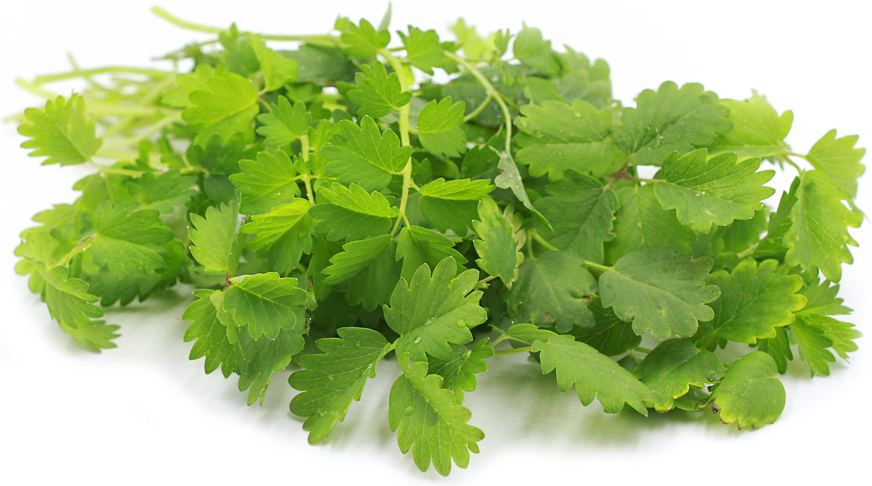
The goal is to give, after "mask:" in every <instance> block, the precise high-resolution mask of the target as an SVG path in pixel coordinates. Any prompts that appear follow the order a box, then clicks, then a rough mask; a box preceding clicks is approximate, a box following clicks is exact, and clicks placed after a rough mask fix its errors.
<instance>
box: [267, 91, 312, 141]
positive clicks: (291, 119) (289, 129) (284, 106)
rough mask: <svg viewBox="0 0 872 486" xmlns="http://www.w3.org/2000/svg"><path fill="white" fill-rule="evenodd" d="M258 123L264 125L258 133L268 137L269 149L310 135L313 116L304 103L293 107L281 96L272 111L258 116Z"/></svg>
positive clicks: (299, 102) (295, 104)
mask: <svg viewBox="0 0 872 486" xmlns="http://www.w3.org/2000/svg"><path fill="white" fill-rule="evenodd" d="M257 121H258V123H260V124H261V125H263V126H262V127H260V128H258V129H257V133H258V134H259V135H261V136H263V137H266V145H267V147H284V146H287V145H290V144H291V142H293V141H294V140H296V139H298V138H300V137H302V136H303V135H307V134H308V130H309V126H310V125H311V124H312V114H311V113H309V111H308V110H307V109H306V104H305V103H303V102H302V101H298V102H296V103H294V104H293V106H292V105H291V102H290V101H289V100H288V99H287V98H285V97H284V96H279V97H278V100H277V102H276V104H274V105H272V111H271V112H270V113H264V114H262V115H258V116H257Z"/></svg>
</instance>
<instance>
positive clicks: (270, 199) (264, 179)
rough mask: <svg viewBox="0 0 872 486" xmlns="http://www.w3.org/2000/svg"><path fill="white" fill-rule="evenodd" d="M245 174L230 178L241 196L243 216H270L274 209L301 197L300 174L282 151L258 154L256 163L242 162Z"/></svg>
mask: <svg viewBox="0 0 872 486" xmlns="http://www.w3.org/2000/svg"><path fill="white" fill-rule="evenodd" d="M239 167H240V168H241V169H242V173H240V174H233V175H232V176H230V181H231V182H233V184H234V185H235V186H236V190H237V191H238V192H239V194H241V195H242V212H243V213H245V214H262V213H267V212H269V211H270V210H272V208H274V207H276V206H280V205H282V204H288V203H290V202H292V201H293V200H294V199H295V198H296V197H297V196H299V195H300V187H299V186H298V185H297V171H296V170H295V169H294V164H293V162H291V158H290V157H289V156H288V154H287V153H285V152H284V151H282V150H279V151H278V152H276V154H275V155H272V154H270V153H269V152H260V153H258V154H257V160H242V161H240V162H239Z"/></svg>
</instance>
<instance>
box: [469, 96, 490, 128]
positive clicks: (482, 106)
mask: <svg viewBox="0 0 872 486" xmlns="http://www.w3.org/2000/svg"><path fill="white" fill-rule="evenodd" d="M492 99H494V96H493V95H492V94H490V93H488V94H487V98H485V99H484V101H482V102H481V104H480V105H478V107H477V108H476V109H475V110H472V113H470V114H468V115H466V116H465V117H463V121H464V123H465V122H468V121H469V120H472V119H473V118H475V117H477V116H478V115H479V113H481V112H482V111H483V110H484V109H485V107H486V106H487V105H488V103H490V102H491V100H492Z"/></svg>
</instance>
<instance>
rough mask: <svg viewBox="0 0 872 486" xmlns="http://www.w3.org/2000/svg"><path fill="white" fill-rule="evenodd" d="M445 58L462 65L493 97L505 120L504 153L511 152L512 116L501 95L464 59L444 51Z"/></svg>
mask: <svg viewBox="0 0 872 486" xmlns="http://www.w3.org/2000/svg"><path fill="white" fill-rule="evenodd" d="M445 56H446V57H448V58H449V59H452V60H454V61H455V62H457V63H459V64H461V65H463V67H465V68H466V70H467V71H469V74H471V75H472V76H473V77H474V78H475V79H476V80H478V82H479V83H481V85H482V86H483V87H484V90H485V91H486V92H487V93H488V94H489V95H491V96H493V97H494V98H495V99H496V100H497V103H498V104H499V105H500V109H501V110H502V111H503V118H504V119H505V125H506V153H510V152H511V147H512V114H511V113H510V112H509V107H508V106H507V105H506V101H505V100H504V99H503V95H502V94H500V92H499V91H497V89H496V88H494V85H492V84H491V83H490V81H488V80H487V78H486V77H485V76H484V74H482V73H481V71H479V70H478V69H477V68H476V67H475V66H473V65H472V64H470V63H469V62H468V61H467V60H466V59H464V58H462V57H460V56H458V55H456V54H454V53H453V52H448V51H445Z"/></svg>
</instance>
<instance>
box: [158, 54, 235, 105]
mask: <svg viewBox="0 0 872 486" xmlns="http://www.w3.org/2000/svg"><path fill="white" fill-rule="evenodd" d="M225 71H226V70H225V68H224V67H223V66H218V67H217V69H216V68H213V67H212V66H209V65H208V64H198V65H197V67H196V68H195V69H194V70H193V71H191V72H190V73H186V74H179V75H178V76H176V78H175V79H174V80H173V81H175V83H176V85H175V86H173V87H172V88H170V89H169V90H167V92H166V94H164V96H163V99H162V101H163V102H164V103H166V104H167V105H170V106H172V107H173V108H187V107H189V106H191V100H190V99H188V97H189V96H190V95H191V93H193V92H194V91H202V90H207V89H209V86H208V85H207V84H206V83H207V82H208V81H209V80H210V79H212V78H213V77H214V76H215V73H216V72H217V73H218V74H219V75H221V74H223V73H224V72H225Z"/></svg>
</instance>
